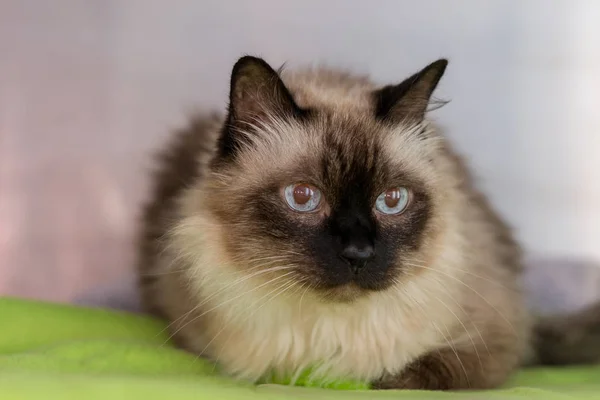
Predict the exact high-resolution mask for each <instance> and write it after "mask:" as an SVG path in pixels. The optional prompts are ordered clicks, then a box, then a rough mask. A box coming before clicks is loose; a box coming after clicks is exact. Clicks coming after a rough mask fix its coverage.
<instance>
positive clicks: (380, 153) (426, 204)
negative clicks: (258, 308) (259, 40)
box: [203, 57, 446, 302]
mask: <svg viewBox="0 0 600 400" xmlns="http://www.w3.org/2000/svg"><path fill="white" fill-rule="evenodd" d="M445 66H446V63H445V61H439V62H437V63H434V64H431V65H430V66H428V67H427V68H425V69H424V70H423V71H421V72H419V73H418V74H415V75H413V76H412V77H411V78H409V79H408V80H407V81H405V82H403V83H401V84H400V85H397V86H390V87H386V88H383V89H375V88H371V87H370V86H368V85H365V87H364V88H363V89H362V90H352V92H353V95H354V96H355V97H356V99H355V102H352V101H348V102H343V101H336V100H335V99H333V101H332V99H326V98H318V96H317V97H315V96H314V94H313V95H312V97H311V95H310V93H309V92H307V91H306V88H303V87H302V86H298V87H297V88H294V87H289V88H288V86H286V85H285V84H284V82H283V80H282V79H281V78H280V77H279V75H278V74H277V73H276V72H275V71H273V70H272V69H271V68H270V67H269V66H268V65H267V64H266V63H264V61H262V60H259V59H255V58H249V57H247V58H243V59H241V60H240V61H239V62H238V63H237V64H236V66H235V67H234V70H233V74H232V83H231V95H230V108H229V115H228V118H227V121H226V124H225V126H224V128H223V131H222V134H221V137H220V139H219V145H218V152H217V155H216V156H215V158H214V160H213V162H212V164H211V167H210V173H209V174H208V176H207V177H206V183H205V187H204V189H203V192H204V194H205V198H206V200H205V207H206V208H207V209H208V210H209V212H210V213H211V214H212V215H213V217H214V220H216V221H218V223H219V224H221V225H222V226H223V227H224V229H223V232H226V235H223V238H222V240H223V243H224V244H223V246H224V248H225V253H226V254H227V255H228V256H229V258H230V259H231V260H232V264H234V265H235V268H237V269H238V270H239V271H240V272H242V273H244V272H245V273H248V274H250V273H256V270H257V269H258V270H260V269H263V270H267V269H270V270H271V271H272V273H271V275H274V278H273V279H275V280H279V282H278V285H279V284H281V283H282V282H289V284H290V285H295V286H297V287H298V289H301V288H306V290H311V291H312V292H315V293H318V294H319V295H321V296H322V297H323V298H326V299H330V300H332V301H344V302H347V301H351V300H353V299H356V298H358V297H360V296H362V295H366V294H368V293H370V292H373V291H382V290H386V289H389V288H390V287H392V286H394V285H395V284H397V283H399V282H400V281H401V279H402V276H403V275H404V274H409V273H411V272H410V271H412V270H414V267H415V266H418V265H420V264H424V263H426V261H427V260H426V259H427V257H428V254H429V251H428V249H427V247H428V243H430V242H433V241H435V239H436V235H438V234H439V232H440V226H441V225H442V223H443V217H442V215H441V214H442V210H443V200H444V190H443V187H444V185H443V182H439V178H438V174H437V173H436V169H437V168H439V166H437V165H436V164H435V155H436V152H437V151H439V149H438V144H439V140H440V139H439V137H437V136H436V135H435V134H434V133H433V132H432V131H431V130H430V129H429V128H428V125H427V124H426V123H424V122H423V116H424V113H425V108H426V107H427V104H428V101H429V97H430V95H431V92H432V91H433V89H434V87H435V85H436V84H437V82H438V81H439V79H440V77H441V75H442V73H443V70H444V68H445ZM290 81H292V82H293V79H290ZM290 86H293V85H290ZM324 90H325V89H324ZM324 99H325V100H324ZM326 100H328V101H326ZM298 291H299V292H301V291H300V290H298Z"/></svg>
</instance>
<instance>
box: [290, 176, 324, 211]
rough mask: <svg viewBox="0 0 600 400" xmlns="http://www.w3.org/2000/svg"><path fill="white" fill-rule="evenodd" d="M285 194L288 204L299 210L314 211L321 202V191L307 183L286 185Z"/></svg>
mask: <svg viewBox="0 0 600 400" xmlns="http://www.w3.org/2000/svg"><path fill="white" fill-rule="evenodd" d="M284 195H285V201H286V202H287V203H288V205H289V206H290V207H291V208H292V209H293V210H296V211H299V212H311V211H314V210H316V209H317V207H318V206H319V204H320V203H321V191H319V189H317V188H316V187H314V186H311V185H308V184H305V183H298V184H294V185H289V186H286V188H285V189H284Z"/></svg>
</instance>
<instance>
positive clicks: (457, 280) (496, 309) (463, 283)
mask: <svg viewBox="0 0 600 400" xmlns="http://www.w3.org/2000/svg"><path fill="white" fill-rule="evenodd" d="M407 265H412V266H414V267H418V268H423V269H427V270H430V271H433V272H437V273H440V274H442V275H444V276H446V277H448V278H450V279H452V280H454V281H456V282H458V283H460V284H461V285H463V286H464V287H466V288H467V289H469V290H471V291H472V292H473V293H475V294H476V295H477V296H479V297H480V298H481V299H482V300H483V301H485V302H486V303H487V304H488V305H489V306H490V307H491V308H492V309H493V310H494V311H496V313H498V315H499V316H500V318H502V319H503V320H504V322H506V323H507V324H508V326H509V327H510V328H511V330H512V331H513V333H514V334H515V335H516V336H517V337H518V336H519V334H518V333H517V330H516V329H515V327H514V326H513V324H512V323H511V322H510V321H509V320H508V319H507V318H506V317H505V316H504V314H502V313H501V312H500V310H498V308H496V306H494V305H493V304H492V303H490V302H489V300H488V299H486V298H485V297H484V296H483V295H482V294H481V293H479V292H478V291H477V290H475V289H473V288H472V287H471V286H469V285H467V284H466V283H465V282H463V281H462V280H460V279H458V278H457V277H455V276H452V275H450V274H448V273H446V272H444V271H441V270H438V269H435V268H430V267H426V266H424V265H417V264H407Z"/></svg>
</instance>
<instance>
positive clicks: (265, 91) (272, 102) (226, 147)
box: [219, 56, 303, 158]
mask: <svg viewBox="0 0 600 400" xmlns="http://www.w3.org/2000/svg"><path fill="white" fill-rule="evenodd" d="M302 112H303V110H302V109H300V107H298V106H297V105H296V103H295V102H294V99H293V97H292V95H291V94H290V92H289V91H288V89H287V88H286V87H285V85H284V83H283V81H282V80H281V78H280V77H279V74H278V73H277V72H276V71H275V70H273V68H271V67H270V66H269V64H267V63H266V62H265V61H264V60H262V59H260V58H256V57H251V56H246V57H242V58H240V59H239V60H238V61H237V62H236V63H235V65H234V67H233V71H232V73H231V86H230V92H229V111H228V115H227V120H226V124H225V127H224V129H223V132H222V134H221V138H220V139H219V153H220V156H221V157H225V158H227V157H230V156H232V155H234V153H235V151H236V150H237V149H238V148H239V145H240V144H241V143H242V141H244V140H245V139H246V136H247V135H248V134H253V133H254V130H255V127H256V126H260V124H261V122H265V121H267V120H268V118H269V117H270V116H273V115H276V116H277V117H280V118H287V117H292V118H293V117H297V116H300V115H301V114H302Z"/></svg>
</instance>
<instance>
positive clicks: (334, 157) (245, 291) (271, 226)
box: [139, 57, 556, 389]
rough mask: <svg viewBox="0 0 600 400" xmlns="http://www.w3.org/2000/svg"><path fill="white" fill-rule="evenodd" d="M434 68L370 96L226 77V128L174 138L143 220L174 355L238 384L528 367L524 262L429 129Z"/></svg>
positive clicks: (245, 62)
mask: <svg viewBox="0 0 600 400" xmlns="http://www.w3.org/2000/svg"><path fill="white" fill-rule="evenodd" d="M446 65H447V62H446V60H438V61H436V62H434V63H432V64H430V65H428V66H426V67H425V68H424V69H422V70H421V71H420V72H418V73H416V74H414V75H412V76H411V77H409V78H408V79H406V80H404V81H403V82H401V83H399V84H396V85H390V86H385V87H378V86H377V85H375V84H374V83H373V82H372V81H370V80H369V79H368V78H366V77H360V76H353V75H351V74H348V73H345V72H338V71H334V70H327V69H308V70H300V71H287V70H285V71H279V72H278V71H275V70H273V69H272V68H271V67H270V66H269V65H268V64H267V63H266V62H265V61H263V60H261V59H259V58H254V57H243V58H241V59H240V60H239V61H238V62H237V63H236V64H235V66H234V68H233V71H232V76H231V84H230V97H229V108H228V112H227V115H226V116H225V117H221V116H220V115H216V114H215V115H200V116H197V117H196V118H195V119H194V120H193V121H192V123H191V125H190V126H189V127H188V128H187V129H185V130H183V131H181V132H178V133H177V134H176V135H175V136H174V138H173V141H172V142H171V143H170V144H169V146H168V148H167V149H166V150H165V151H164V152H163V153H162V156H161V160H160V163H159V168H158V171H157V174H156V175H155V177H154V178H155V179H154V184H155V186H154V192H153V195H152V196H153V197H152V199H151V201H150V203H149V204H148V205H147V206H146V208H145V211H144V218H143V226H142V233H141V237H140V257H139V271H140V282H141V288H142V293H143V300H144V303H145V305H146V306H147V308H148V309H149V310H150V311H151V312H153V313H155V314H157V315H160V316H162V317H164V318H166V319H167V320H168V321H169V322H170V325H169V326H170V331H171V334H172V335H173V337H174V338H175V340H176V342H177V343H178V344H179V345H180V346H182V347H183V348H186V349H188V350H190V351H192V352H194V353H196V354H199V355H202V356H204V357H207V358H210V359H212V360H213V361H216V362H218V364H219V365H220V366H221V367H222V368H223V370H224V371H225V372H226V373H228V374H231V375H232V376H234V377H237V378H240V379H247V380H251V381H257V380H260V379H264V378H265V377H268V376H272V375H273V374H275V375H286V376H291V377H294V376H297V375H298V374H299V373H300V372H301V371H303V370H305V369H306V368H307V367H311V368H312V374H313V376H315V377H318V378H323V377H325V378H329V379H354V380H361V381H365V382H371V383H373V385H374V387H376V388H412V389H468V388H480V389H481V388H493V387H497V386H498V385H501V384H502V383H503V382H505V381H506V379H507V378H508V377H509V376H510V374H511V373H512V372H513V371H514V370H515V369H516V368H517V367H518V366H519V365H520V364H521V363H522V362H523V361H524V359H525V357H526V355H527V354H529V353H531V352H530V351H529V350H530V349H531V348H530V343H531V341H530V332H532V329H531V327H532V324H531V323H530V317H529V315H528V312H527V310H526V309H525V307H524V302H523V294H522V289H521V286H520V274H521V271H522V265H521V252H520V249H519V246H518V245H517V244H516V243H515V241H514V239H513V237H512V235H511V232H510V231H509V229H508V228H507V226H506V225H505V224H504V222H503V221H502V220H501V219H500V218H499V217H498V215H497V214H496V213H495V212H494V211H493V210H492V208H491V207H490V205H489V203H488V202H487V200H486V199H485V198H484V196H482V194H480V193H479V192H478V191H477V190H476V189H475V188H474V186H473V184H472V181H471V178H470V177H469V173H468V171H467V169H466V168H465V165H464V163H463V162H462V161H461V159H460V158H459V157H458V156H457V154H456V153H455V152H454V150H453V149H452V148H451V146H450V145H449V143H448V142H447V141H446V139H445V138H444V136H443V135H442V134H441V133H440V132H439V130H438V129H436V127H435V126H434V125H433V124H432V123H430V122H428V120H427V119H426V118H425V116H426V111H427V108H428V105H429V104H430V98H431V95H432V93H433V91H434V89H435V88H436V86H437V84H438V82H439V80H440V79H441V77H442V75H443V74H444V71H445V69H446ZM554 325H556V324H554ZM550 330H551V329H550ZM546 331H548V329H546ZM546 337H548V335H546Z"/></svg>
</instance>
